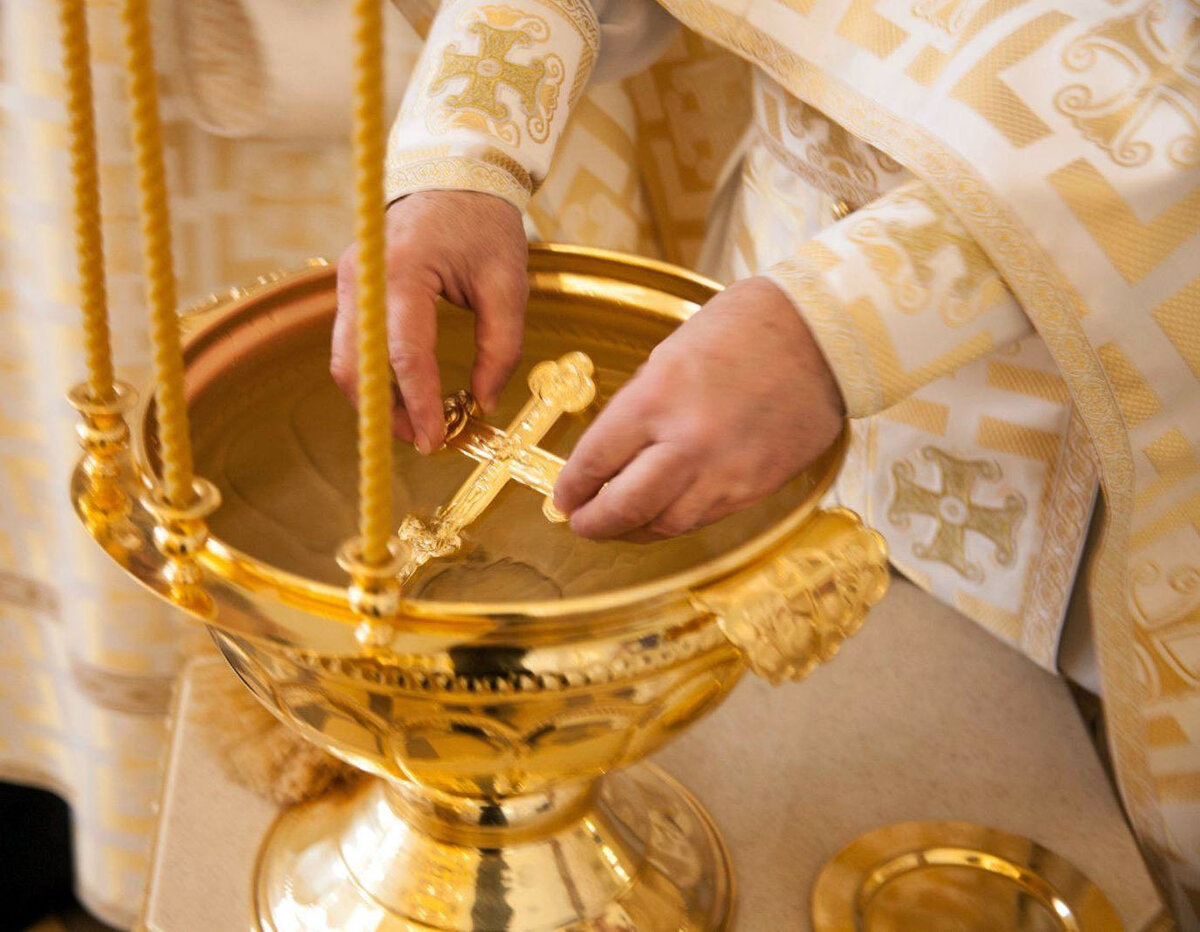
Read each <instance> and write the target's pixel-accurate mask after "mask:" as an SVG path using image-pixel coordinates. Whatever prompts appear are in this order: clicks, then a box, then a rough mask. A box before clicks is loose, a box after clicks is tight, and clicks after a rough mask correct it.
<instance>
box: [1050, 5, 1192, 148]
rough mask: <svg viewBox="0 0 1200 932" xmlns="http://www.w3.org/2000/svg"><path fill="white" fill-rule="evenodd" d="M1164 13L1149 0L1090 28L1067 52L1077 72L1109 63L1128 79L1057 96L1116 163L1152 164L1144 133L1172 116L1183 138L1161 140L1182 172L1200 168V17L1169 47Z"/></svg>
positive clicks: (1073, 88)
mask: <svg viewBox="0 0 1200 932" xmlns="http://www.w3.org/2000/svg"><path fill="white" fill-rule="evenodd" d="M1166 12H1167V10H1166V4H1165V3H1163V2H1162V0H1151V2H1149V3H1146V4H1145V5H1144V6H1143V7H1141V8H1140V9H1138V10H1136V11H1134V12H1132V13H1129V14H1126V15H1124V16H1118V17H1115V18H1113V19H1110V20H1106V21H1105V22H1102V23H1100V24H1099V25H1098V26H1095V27H1094V28H1092V29H1089V30H1088V31H1087V32H1085V33H1084V34H1083V35H1082V36H1079V37H1078V38H1076V39H1075V40H1074V41H1072V42H1071V43H1070V44H1069V45H1068V46H1067V48H1066V51H1065V52H1064V54H1063V61H1064V62H1065V64H1066V66H1067V67H1068V68H1069V69H1071V70H1072V71H1074V72H1079V73H1080V74H1086V73H1088V72H1089V71H1092V70H1095V69H1096V66H1097V64H1098V63H1111V64H1114V65H1117V66H1118V67H1119V70H1120V73H1121V74H1122V75H1123V76H1124V77H1125V78H1126V79H1127V80H1126V83H1125V84H1124V85H1123V86H1118V87H1116V88H1115V89H1114V88H1113V87H1112V82H1111V80H1108V81H1105V76H1097V78H1096V83H1095V84H1083V83H1077V84H1072V85H1070V86H1068V87H1065V88H1063V89H1062V90H1061V91H1059V92H1058V94H1057V95H1056V97H1055V99H1054V101H1055V104H1056V105H1057V106H1058V109H1059V110H1060V111H1061V112H1062V113H1063V114H1064V115H1065V116H1067V117H1068V118H1070V120H1071V121H1072V122H1073V123H1074V124H1075V126H1076V127H1077V128H1078V129H1079V131H1080V132H1081V133H1082V134H1083V135H1084V137H1085V138H1086V139H1089V140H1091V141H1092V142H1094V143H1095V144H1096V145H1098V146H1099V147H1100V148H1101V149H1103V150H1104V151H1106V152H1107V153H1108V154H1109V155H1110V156H1112V159H1113V161H1114V162H1116V163H1117V164H1118V165H1126V166H1137V165H1144V164H1145V163H1146V162H1148V161H1149V160H1150V158H1151V157H1152V156H1153V155H1154V151H1155V150H1154V145H1153V144H1152V143H1151V141H1150V139H1148V138H1146V137H1144V136H1143V135H1142V130H1143V128H1144V127H1145V126H1146V124H1147V122H1148V121H1149V120H1150V119H1151V118H1153V117H1155V116H1156V115H1157V114H1158V113H1159V112H1160V111H1169V112H1168V113H1167V114H1166V115H1167V116H1168V118H1170V117H1171V116H1174V117H1175V118H1176V119H1177V120H1179V121H1180V122H1182V124H1183V126H1182V127H1180V130H1181V131H1180V132H1179V135H1176V136H1173V137H1168V138H1165V139H1163V142H1165V143H1166V155H1167V158H1168V159H1170V161H1171V162H1173V163H1174V164H1175V165H1176V166H1177V167H1179V168H1185V169H1186V168H1195V167H1196V166H1200V15H1198V16H1196V17H1195V18H1193V19H1192V21H1191V23H1190V24H1189V25H1188V26H1187V27H1185V29H1184V30H1183V32H1182V35H1180V36H1179V37H1178V39H1177V41H1176V43H1175V44H1174V45H1173V46H1172V45H1169V44H1168V41H1169V40H1168V39H1166V38H1164V36H1163V35H1162V34H1161V32H1160V29H1161V22H1162V20H1163V19H1164V18H1165V16H1166ZM1114 59H1115V61H1114Z"/></svg>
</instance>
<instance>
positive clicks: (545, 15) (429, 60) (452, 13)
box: [387, 0, 600, 209]
mask: <svg viewBox="0 0 1200 932" xmlns="http://www.w3.org/2000/svg"><path fill="white" fill-rule="evenodd" d="M599 36H600V31H599V23H598V21H597V18H596V13H595V11H594V9H593V7H592V6H591V4H590V3H589V2H588V0H513V2H510V3H505V4H503V5H499V4H486V3H481V2H480V0H448V2H446V3H444V4H443V5H442V6H441V8H440V9H439V10H438V13H437V16H436V18H435V19H434V21H433V25H432V27H431V29H430V31H429V37H428V40H427V42H426V44H425V49H424V51H423V52H422V54H421V59H420V62H419V64H418V66H417V69H416V72H415V73H414V75H413V79H412V80H411V81H410V83H409V86H408V90H407V93H406V94H405V97H404V103H403V104H402V106H401V108H400V116H399V118H398V119H397V121H396V124H395V126H394V127H393V128H392V133H391V137H390V138H389V143H388V185H387V194H388V198H389V199H390V200H394V199H395V198H397V197H400V196H402V195H404V194H410V193H412V192H414V191H423V190H433V189H453V190H466V191H482V192H485V193H488V194H495V195H497V196H498V197H503V198H504V199H505V200H507V201H509V203H512V204H514V205H516V206H517V207H519V208H521V209H524V207H525V205H526V203H527V202H528V200H529V197H530V195H531V194H532V193H533V191H534V190H535V189H536V187H537V186H538V185H539V184H540V183H541V181H542V179H544V178H545V177H546V173H547V172H548V171H549V169H550V163H551V160H552V158H553V155H554V149H555V147H556V146H557V144H558V140H559V137H560V136H561V135H562V131H563V128H564V126H565V124H566V122H567V116H568V114H569V112H570V109H571V107H572V106H573V105H574V103H575V102H576V100H577V99H578V97H579V95H580V94H581V93H582V91H583V88H584V86H585V85H586V83H587V80H588V76H589V75H590V74H591V72H592V67H593V65H594V63H595V59H596V53H597V51H598V49H599V43H600V38H599Z"/></svg>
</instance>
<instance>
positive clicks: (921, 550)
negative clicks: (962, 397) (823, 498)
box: [888, 446, 1026, 583]
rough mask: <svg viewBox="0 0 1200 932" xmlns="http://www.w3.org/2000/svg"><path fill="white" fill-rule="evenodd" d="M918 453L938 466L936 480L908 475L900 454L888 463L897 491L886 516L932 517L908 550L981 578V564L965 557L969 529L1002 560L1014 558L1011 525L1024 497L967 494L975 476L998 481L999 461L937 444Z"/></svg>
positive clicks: (903, 522) (900, 522) (898, 520)
mask: <svg viewBox="0 0 1200 932" xmlns="http://www.w3.org/2000/svg"><path fill="white" fill-rule="evenodd" d="M921 455H922V456H924V457H925V459H927V460H930V461H931V462H933V463H934V464H935V465H936V466H937V467H938V472H939V473H940V476H941V485H940V487H939V488H937V489H929V488H926V487H925V486H923V485H918V484H917V483H916V482H915V481H913V476H915V475H916V470H915V469H914V468H913V465H912V463H910V462H908V461H907V460H902V461H900V462H898V463H893V464H892V475H893V477H894V478H895V480H896V493H895V496H894V498H893V499H892V502H891V505H890V506H889V508H888V518H889V520H891V522H892V523H893V524H895V525H896V526H897V527H901V528H907V527H908V526H909V523H910V518H911V516H912V515H923V516H925V517H928V518H933V520H934V521H936V522H937V531H936V533H935V534H934V536H933V539H932V540H930V541H928V542H927V543H916V544H914V545H913V548H912V552H913V555H914V556H916V557H918V558H920V559H922V560H932V561H934V562H937V563H945V564H946V565H948V566H951V567H953V568H954V569H955V570H956V571H957V572H958V573H959V575H961V576H962V577H963V578H964V579H968V580H970V581H971V582H977V583H978V582H983V580H984V572H983V568H982V567H981V566H980V565H979V564H978V563H974V562H972V561H971V560H969V559H968V558H967V552H966V546H967V535H968V533H974V534H978V535H980V536H982V537H984V538H986V539H987V540H989V541H991V543H992V545H993V556H994V557H995V559H996V562H997V563H999V564H1000V565H1001V566H1011V565H1012V564H1013V562H1014V561H1015V560H1016V556H1017V551H1016V529H1017V526H1018V525H1019V524H1020V522H1021V519H1022V517H1024V515H1025V507H1026V506H1025V499H1024V497H1023V496H1021V495H1020V494H1018V493H1015V492H1010V493H1008V494H1007V495H1005V497H1004V503H1003V504H1002V505H999V506H993V505H983V504H980V503H979V502H977V501H975V500H974V498H973V497H972V494H973V493H974V491H975V486H976V484H977V483H978V482H979V481H980V480H985V481H988V482H997V481H999V480H1000V479H1001V478H1002V475H1003V474H1002V472H1001V470H1000V467H999V465H997V464H996V463H995V462H993V461H989V460H965V459H959V458H958V457H955V456H951V455H950V454H949V453H946V452H945V451H944V450H939V449H938V448H937V447H933V446H927V447H924V448H923V449H922V450H921Z"/></svg>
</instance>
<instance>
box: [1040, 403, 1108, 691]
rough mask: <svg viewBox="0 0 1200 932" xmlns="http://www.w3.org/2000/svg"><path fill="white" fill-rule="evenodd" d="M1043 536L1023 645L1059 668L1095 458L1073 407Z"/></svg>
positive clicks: (1089, 504) (1092, 486) (1044, 663)
mask: <svg viewBox="0 0 1200 932" xmlns="http://www.w3.org/2000/svg"><path fill="white" fill-rule="evenodd" d="M1047 499H1048V501H1049V505H1050V507H1049V509H1048V510H1047V514H1046V516H1045V520H1044V521H1042V522H1041V523H1042V526H1043V527H1044V528H1045V535H1044V537H1043V538H1042V545H1041V547H1040V548H1039V553H1038V558H1037V561H1036V563H1035V564H1034V567H1035V569H1034V572H1033V574H1032V578H1031V579H1030V582H1029V588H1028V591H1027V592H1026V594H1025V599H1024V600H1023V602H1022V605H1021V622H1022V624H1021V650H1022V651H1024V652H1025V653H1026V654H1027V655H1028V656H1030V657H1031V658H1033V659H1034V660H1035V661H1036V662H1037V663H1039V664H1041V665H1042V666H1043V667H1045V668H1046V669H1048V670H1056V669H1057V668H1058V642H1059V638H1060V636H1061V633H1062V619H1063V612H1064V611H1065V609H1066V605H1067V602H1068V601H1069V600H1070V596H1071V590H1072V588H1073V587H1074V585H1075V578H1076V573H1077V572H1078V568H1079V558H1080V556H1081V555H1082V553H1083V549H1084V547H1083V545H1084V540H1085V538H1086V537H1087V533H1088V527H1089V526H1090V524H1091V521H1090V518H1091V515H1092V508H1093V506H1094V504H1095V500H1096V460H1095V454H1094V453H1093V452H1092V448H1091V444H1089V442H1088V439H1087V431H1086V430H1085V429H1084V426H1083V422H1082V421H1080V420H1079V416H1078V415H1077V414H1076V413H1075V412H1074V411H1072V412H1071V420H1070V422H1069V423H1068V424H1067V430H1066V437H1065V438H1064V441H1063V448H1062V451H1061V453H1060V454H1059V457H1058V460H1057V462H1056V465H1055V471H1054V475H1053V476H1052V477H1051V480H1050V489H1049V492H1048V493H1047Z"/></svg>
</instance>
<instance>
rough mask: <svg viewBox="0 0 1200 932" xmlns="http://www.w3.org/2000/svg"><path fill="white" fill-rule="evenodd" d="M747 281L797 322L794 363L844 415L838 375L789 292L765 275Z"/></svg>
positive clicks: (839, 412) (827, 405) (832, 406)
mask: <svg viewBox="0 0 1200 932" xmlns="http://www.w3.org/2000/svg"><path fill="white" fill-rule="evenodd" d="M748 281H753V282H756V283H761V285H760V286H759V287H761V288H762V289H764V293H765V294H767V295H770V303H771V304H772V306H775V307H778V309H779V312H778V313H779V314H780V315H786V316H787V317H788V318H790V320H789V324H790V323H791V322H792V321H794V322H795V323H796V324H798V326H797V327H795V328H794V338H793V345H794V347H795V356H796V363H797V365H798V366H799V368H800V369H801V371H803V372H805V373H807V374H808V375H809V377H810V379H811V381H812V382H813V384H814V385H815V386H816V388H817V390H818V392H819V393H820V397H822V398H823V399H824V400H825V402H826V404H825V407H826V408H828V409H829V410H830V411H832V412H835V413H836V414H837V417H838V418H839V419H842V418H845V417H846V401H845V399H844V398H843V396H842V391H841V387H840V386H839V384H838V380H837V376H836V374H835V373H834V370H833V367H832V366H831V365H830V364H829V360H828V359H827V358H826V356H825V352H824V351H823V349H822V348H821V344H820V342H818V340H817V338H816V336H815V335H814V334H813V331H812V328H811V327H810V326H809V324H808V321H807V320H806V319H805V317H804V315H803V314H802V313H800V312H799V309H798V308H797V306H796V303H795V300H794V299H793V297H792V295H790V294H789V293H788V292H787V291H786V290H785V289H784V288H783V287H782V286H781V285H780V284H779V283H778V282H777V281H775V280H774V279H773V278H771V277H769V276H767V275H760V276H756V277H755V278H753V279H748Z"/></svg>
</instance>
